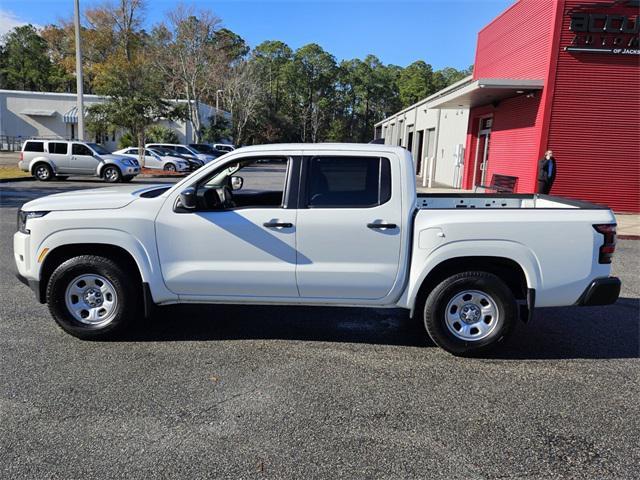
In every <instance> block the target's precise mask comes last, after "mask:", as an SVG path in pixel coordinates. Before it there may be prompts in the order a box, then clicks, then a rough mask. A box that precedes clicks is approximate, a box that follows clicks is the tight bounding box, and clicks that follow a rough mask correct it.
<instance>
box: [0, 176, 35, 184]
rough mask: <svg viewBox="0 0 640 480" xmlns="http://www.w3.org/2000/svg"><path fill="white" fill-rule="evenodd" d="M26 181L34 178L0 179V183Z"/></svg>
mask: <svg viewBox="0 0 640 480" xmlns="http://www.w3.org/2000/svg"><path fill="white" fill-rule="evenodd" d="M27 180H34V178H33V177H16V178H0V183H9V182H26V181H27Z"/></svg>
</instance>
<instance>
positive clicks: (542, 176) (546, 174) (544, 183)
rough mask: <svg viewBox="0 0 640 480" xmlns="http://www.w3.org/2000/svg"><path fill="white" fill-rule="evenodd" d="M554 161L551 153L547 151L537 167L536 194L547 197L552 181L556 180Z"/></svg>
mask: <svg viewBox="0 0 640 480" xmlns="http://www.w3.org/2000/svg"><path fill="white" fill-rule="evenodd" d="M556 170H557V168H556V159H555V158H553V152H552V151H551V150H547V151H546V152H545V154H544V157H543V158H542V160H540V162H539V165H538V193H544V194H545V195H547V194H548V193H549V192H550V191H551V186H552V185H553V181H554V180H555V179H556Z"/></svg>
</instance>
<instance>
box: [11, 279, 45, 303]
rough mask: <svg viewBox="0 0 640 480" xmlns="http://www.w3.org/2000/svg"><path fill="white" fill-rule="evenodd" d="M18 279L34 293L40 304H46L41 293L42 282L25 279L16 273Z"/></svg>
mask: <svg viewBox="0 0 640 480" xmlns="http://www.w3.org/2000/svg"><path fill="white" fill-rule="evenodd" d="M16 278H17V279H18V281H19V282H20V283H24V284H25V285H26V286H27V287H29V288H30V289H31V290H32V291H33V293H34V294H35V295H36V298H37V299H38V301H39V302H40V303H44V298H43V297H42V292H41V291H40V282H39V281H38V280H30V279H28V278H26V277H23V276H22V275H20V274H19V273H17V272H16Z"/></svg>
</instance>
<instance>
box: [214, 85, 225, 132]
mask: <svg viewBox="0 0 640 480" xmlns="http://www.w3.org/2000/svg"><path fill="white" fill-rule="evenodd" d="M223 92H224V90H216V115H215V117H213V124H214V125H217V124H218V110H219V108H220V107H219V106H220V97H219V96H218V95H219V94H221V93H223Z"/></svg>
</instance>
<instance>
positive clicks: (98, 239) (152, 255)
mask: <svg viewBox="0 0 640 480" xmlns="http://www.w3.org/2000/svg"><path fill="white" fill-rule="evenodd" d="M73 244H77V245H80V244H104V245H113V246H116V247H120V248H122V249H124V250H126V251H127V252H128V253H129V254H130V255H131V256H132V257H133V259H134V261H135V263H136V265H137V267H138V270H139V272H140V276H141V277H142V281H143V282H145V283H148V284H149V287H150V290H151V293H152V296H153V300H154V301H155V302H156V303H160V302H166V301H173V300H175V299H176V298H177V297H176V295H175V294H173V293H171V292H170V291H169V290H168V289H167V288H166V286H165V285H164V281H163V279H162V273H161V272H160V268H159V263H158V262H159V260H158V257H157V252H156V251H155V249H152V250H151V251H149V250H148V249H147V248H146V247H145V245H144V244H143V243H142V242H140V240H139V239H137V238H136V237H134V236H133V235H131V234H130V233H128V232H125V231H122V230H116V229H106V228H78V229H69V230H60V231H57V232H54V233H52V234H50V235H49V236H47V237H46V238H45V239H44V240H42V241H41V242H40V244H39V246H38V248H37V249H35V250H34V251H33V253H32V255H33V256H32V258H34V259H38V257H39V256H40V255H41V254H42V252H43V250H44V249H45V248H48V249H49V250H48V252H47V255H49V254H50V253H51V252H52V251H54V250H55V249H56V248H58V247H62V246H68V245H73ZM44 258H46V257H43V259H42V260H44ZM34 263H35V265H34V266H33V267H34V270H35V271H34V272H33V274H32V276H33V277H34V278H36V279H40V278H41V270H42V264H43V262H42V261H41V262H38V261H36V262H34Z"/></svg>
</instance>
